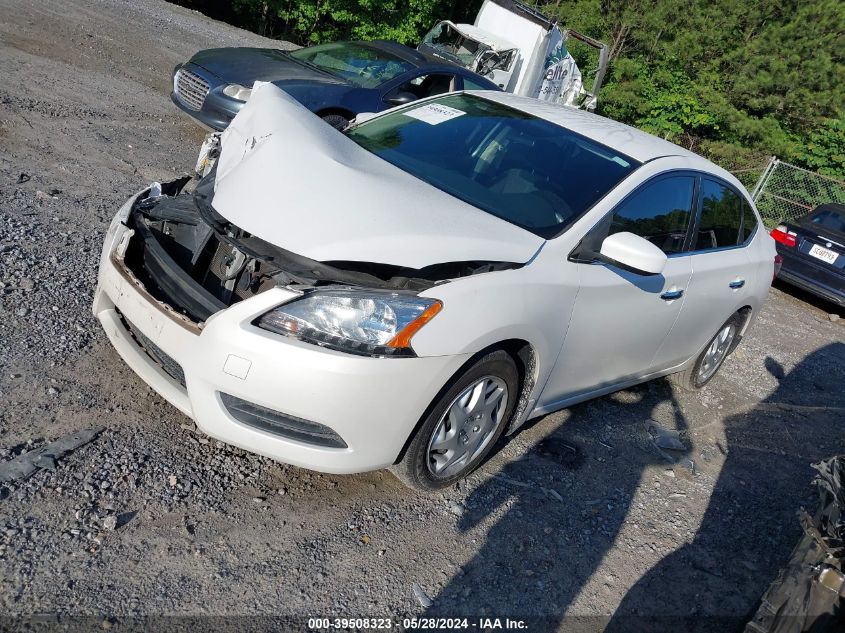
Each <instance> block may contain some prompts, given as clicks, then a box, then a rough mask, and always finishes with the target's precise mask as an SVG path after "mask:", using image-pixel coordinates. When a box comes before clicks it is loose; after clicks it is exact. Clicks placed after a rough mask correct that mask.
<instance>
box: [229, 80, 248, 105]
mask: <svg viewBox="0 0 845 633" xmlns="http://www.w3.org/2000/svg"><path fill="white" fill-rule="evenodd" d="M223 94H224V95H226V96H227V97H232V99H237V100H238V101H246V100H247V99H249V97H250V95H251V94H252V88H247V87H245V86H242V85H240V84H229V85H228V86H226V87H225V88H223Z"/></svg>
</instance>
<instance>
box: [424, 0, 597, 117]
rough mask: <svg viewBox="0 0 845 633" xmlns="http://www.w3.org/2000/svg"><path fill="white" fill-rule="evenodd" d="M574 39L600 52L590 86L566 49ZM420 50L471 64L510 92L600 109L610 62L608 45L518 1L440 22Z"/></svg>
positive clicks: (490, 2)
mask: <svg viewBox="0 0 845 633" xmlns="http://www.w3.org/2000/svg"><path fill="white" fill-rule="evenodd" d="M571 40H578V41H581V42H583V43H584V44H586V45H587V46H589V47H591V48H594V49H596V51H597V58H598V64H597V68H596V70H595V78H594V79H593V85H592V87H591V88H590V89H589V90H588V89H585V88H584V86H583V80H582V76H581V71H580V70H579V68H578V66H577V64H576V63H575V60H574V59H573V58H572V55H571V54H570V53H569V51H568V50H567V42H569V41H571ZM418 48H419V50H420V51H423V52H425V53H429V54H432V55H435V56H437V57H440V58H442V59H446V60H449V61H451V62H454V63H457V64H460V65H461V66H464V67H465V68H469V69H470V70H472V71H474V72H477V73H478V74H479V75H482V76H484V77H487V78H488V79H490V80H491V81H493V82H494V83H495V84H497V85H498V86H499V87H500V88H502V89H503V90H506V91H508V92H513V93H515V94H519V95H524V96H529V97H537V98H539V99H543V100H546V101H552V102H555V103H562V104H564V105H568V106H573V107H579V108H585V109H588V110H592V109H595V107H596V102H597V97H598V91H599V90H600V89H601V85H602V81H603V80H604V74H605V71H606V70H607V63H608V47H607V45H606V44H604V43H602V42H599V41H597V40H594V39H592V38H590V37H587V36H585V35H581V34H580V33H577V32H576V31H573V30H570V29H566V30H563V31H561V30H560V28H559V27H558V26H557V24H556V23H555V22H554V21H552V20H550V19H549V18H547V17H546V16H544V15H543V14H542V13H540V12H539V11H537V10H536V9H534V8H532V7H530V6H528V5H526V4H523V3H522V2H518V1H515V0H484V3H483V4H482V5H481V9H480V10H479V11H478V15H476V17H475V23H474V24H455V23H454V22H450V21H448V20H443V21H441V22H438V23H437V24H435V25H434V27H433V28H432V29H431V30H430V31H429V32H428V33H427V34H426V36H425V37H424V38H423V40H422V42H421V43H420V45H419V47H418Z"/></svg>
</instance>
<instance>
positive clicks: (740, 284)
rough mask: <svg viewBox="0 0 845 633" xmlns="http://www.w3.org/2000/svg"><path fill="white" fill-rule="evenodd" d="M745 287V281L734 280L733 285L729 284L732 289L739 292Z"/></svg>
mask: <svg viewBox="0 0 845 633" xmlns="http://www.w3.org/2000/svg"><path fill="white" fill-rule="evenodd" d="M744 285H745V279H734V280H733V281H732V282H731V283H729V284H728V286H729V287H730V288H732V289H733V290H737V289H738V288H742V287H743V286H744Z"/></svg>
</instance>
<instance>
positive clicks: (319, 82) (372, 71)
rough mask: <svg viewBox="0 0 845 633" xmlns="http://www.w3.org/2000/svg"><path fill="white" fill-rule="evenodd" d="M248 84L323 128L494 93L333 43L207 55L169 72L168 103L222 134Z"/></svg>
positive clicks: (372, 50)
mask: <svg viewBox="0 0 845 633" xmlns="http://www.w3.org/2000/svg"><path fill="white" fill-rule="evenodd" d="M256 81H268V82H271V83H274V84H275V85H277V86H278V87H279V88H281V89H282V90H284V91H285V92H286V93H288V94H289V95H290V96H292V97H293V98H294V99H296V100H297V101H299V102H300V103H302V104H303V105H304V106H305V107H306V108H308V109H309V110H311V111H312V112H314V113H316V114H317V115H318V116H320V117H322V118H323V119H324V120H325V121H326V122H327V123H329V124H331V125H333V126H335V127H337V128H344V127H346V125H347V124H348V123H349V121H351V120H352V119H353V118H355V116H356V115H357V114H360V113H362V112H380V111H382V110H385V109H387V108H391V107H393V106H396V105H402V104H405V103H410V102H411V101H415V100H416V99H422V98H424V97H430V96H433V95H437V94H441V93H444V92H452V91H455V90H500V88H498V87H497V86H496V85H495V84H494V83H493V82H491V81H488V80H487V79H484V78H483V77H481V76H480V75H477V74H475V73H473V72H472V71H469V70H467V69H465V68H461V67H460V66H456V65H453V64H450V63H448V62H444V61H443V60H440V59H438V58H436V57H432V56H429V55H425V54H423V53H420V52H419V51H417V50H414V49H412V48H409V47H407V46H403V45H401V44H398V43H396V42H387V41H379V40H377V41H372V42H334V43H331V44H320V45H318V46H310V47H307V48H301V49H299V50H296V51H292V52H286V51H282V50H278V49H272V48H212V49H208V50H204V51H200V52H198V53H197V54H196V55H194V56H193V57H192V58H191V59H190V60H188V61H187V62H185V63H184V64H180V65H179V66H177V67H176V68H175V69H174V71H173V93H172V94H171V99H172V100H173V102H174V103H175V104H176V105H177V106H179V108H181V109H182V110H183V111H185V112H186V113H187V114H189V115H190V116H192V117H193V118H194V119H196V120H197V121H199V122H200V123H202V124H204V125H206V126H208V127H210V128H212V129H215V130H222V129H224V128H226V126H228V125H229V122H230V121H231V120H232V119H233V118H234V116H235V115H236V114H237V113H238V112H239V111H240V109H241V107H242V106H243V104H244V102H245V101H246V99H248V98H249V94H250V91H251V88H252V85H253V83H254V82H256Z"/></svg>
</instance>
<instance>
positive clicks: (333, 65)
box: [288, 42, 414, 88]
mask: <svg viewBox="0 0 845 633" xmlns="http://www.w3.org/2000/svg"><path fill="white" fill-rule="evenodd" d="M288 55H290V57H292V58H293V59H296V60H299V61H301V62H305V63H306V64H310V65H311V66H316V67H317V68H319V69H320V70H322V71H324V72H327V73H329V74H330V75H334V76H335V77H340V78H341V79H345V80H346V81H348V82H349V83H351V84H354V85H356V86H359V87H361V88H375V87H377V86H380V85H381V84H383V83H384V82H385V81H389V80H391V79H393V78H394V77H397V76H398V75H401V74H402V73H404V72H407V71H409V70H412V69H413V68H414V66H413V65H412V64H410V63H409V62H406V61H405V60H403V59H401V58H399V57H396V56H395V55H391V54H390V53H387V52H385V51H382V50H379V49H376V48H371V47H369V46H362V45H360V44H353V43H351V42H337V43H333V44H320V45H319V46H309V47H308V48H300V49H299V50H296V51H293V52H292V53H288Z"/></svg>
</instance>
